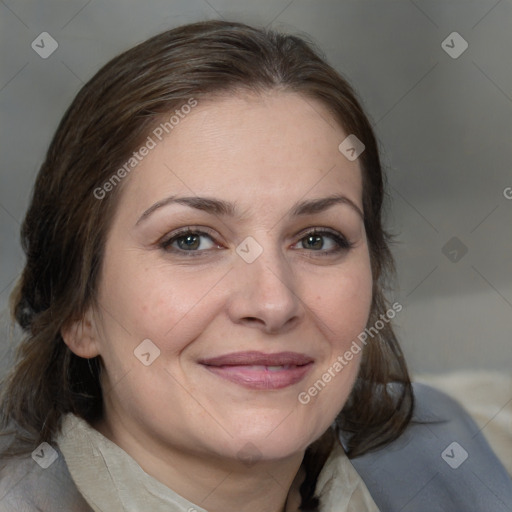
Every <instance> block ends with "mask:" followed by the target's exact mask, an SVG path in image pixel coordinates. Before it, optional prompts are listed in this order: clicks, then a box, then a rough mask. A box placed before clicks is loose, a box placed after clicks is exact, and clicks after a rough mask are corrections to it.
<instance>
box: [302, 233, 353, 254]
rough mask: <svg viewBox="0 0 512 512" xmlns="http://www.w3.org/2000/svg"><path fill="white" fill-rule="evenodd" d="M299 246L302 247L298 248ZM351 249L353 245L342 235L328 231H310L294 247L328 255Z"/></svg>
mask: <svg viewBox="0 0 512 512" xmlns="http://www.w3.org/2000/svg"><path fill="white" fill-rule="evenodd" d="M298 245H300V247H297V246H298ZM351 247H352V244H351V243H350V242H349V241H348V240H347V239H346V238H345V237H344V236H343V235H342V234H341V233H338V232H336V231H331V230H327V229H314V230H312V231H309V232H308V233H306V234H305V235H304V236H302V238H301V239H300V240H299V241H298V242H297V244H295V246H294V248H298V249H306V250H310V251H313V252H322V253H327V254H329V253H330V254H332V253H337V252H341V251H344V250H347V249H350V248H351Z"/></svg>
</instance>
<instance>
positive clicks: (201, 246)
mask: <svg viewBox="0 0 512 512" xmlns="http://www.w3.org/2000/svg"><path fill="white" fill-rule="evenodd" d="M160 246H161V247H162V249H164V250H166V251H169V252H181V253H184V252H189V253H193V252H204V251H208V250H210V249H214V248H216V247H217V248H220V246H219V244H217V243H216V242H215V240H214V239H213V237H212V236H211V235H209V234H208V233H206V232H204V231H200V230H193V229H191V228H186V229H183V230H180V231H178V232H174V233H171V235H170V236H169V237H168V238H166V239H165V240H163V241H162V242H161V243H160Z"/></svg>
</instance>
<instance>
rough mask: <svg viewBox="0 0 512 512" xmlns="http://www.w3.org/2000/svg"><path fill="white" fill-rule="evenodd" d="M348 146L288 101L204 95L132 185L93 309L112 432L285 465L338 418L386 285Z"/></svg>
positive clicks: (308, 108) (318, 110)
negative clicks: (374, 268)
mask: <svg viewBox="0 0 512 512" xmlns="http://www.w3.org/2000/svg"><path fill="white" fill-rule="evenodd" d="M347 135H349V134H348V133H344V131H343V130H342V129H341V128H340V127H339V126H337V124H336V123H335V122H334V121H333V120H332V118H331V117H330V116H329V114H328V113H327V111H326V110H325V108H324V107H323V106H322V105H321V104H320V103H317V102H315V101H312V100H310V99H305V98H303V97H301V96H300V95H298V94H294V93H283V92H279V93H277V92H274V93H269V94H267V95H263V96H260V95H240V96H233V97H229V98H221V99H215V100H211V101H202V102H199V103H198V105H197V106H196V107H195V108H193V109H192V111H191V112H190V113H189V114H188V115H187V116H185V117H184V118H183V119H181V120H180V121H179V124H177V125H175V126H174V128H173V129H172V131H171V132H170V134H169V135H168V136H167V137H165V138H164V139H163V140H162V141H158V139H157V138H156V137H153V138H154V140H155V141H156V142H157V144H156V147H154V148H153V149H150V150H149V152H148V155H147V156H145V157H144V158H143V159H142V161H141V162H140V163H139V164H138V165H137V167H136V168H134V169H133V170H132V171H131V173H130V175H129V176H128V177H127V178H125V180H126V183H124V184H123V190H122V193H121V196H120V202H119V205H118V209H117V211H116V215H115V217H114V219H113V223H112V226H111V229H110V231H109V234H108V238H107V242H106V250H105V253H104V261H103V267H102V275H101V279H100V284H99V293H98V305H97V306H96V308H95V310H94V312H93V318H94V322H93V324H94V326H95V329H96V331H95V332H96V334H95V335H94V336H93V338H94V344H93V345H94V347H95V350H96V351H97V353H99V354H100V355H101V358H102V360H103V362H104V367H105V373H104V375H103V382H102V385H103V388H104V395H105V411H106V416H105V422H106V425H107V426H108V425H109V423H110V430H111V431H113V432H115V433H117V435H118V436H122V437H123V438H124V439H125V442H126V440H127V439H131V440H132V441H133V442H134V443H138V444H139V445H143V446H145V449H148V450H150V451H153V452H154V453H159V452H160V451H161V450H170V451H173V450H174V451H178V450H179V451H180V453H193V454H195V455H200V456H209V457H221V458H243V457H246V456H247V457H251V456H252V457H258V458H260V457H261V458H263V459H277V458H284V457H287V456H290V455H291V454H296V453H298V452H300V451H302V450H304V449H305V448H306V447H307V446H308V445H309V444H310V443H312V442H313V441H314V440H315V439H317V438H318V437H319V436H320V435H321V434H322V433H323V432H324V431H325V430H326V429H327V428H328V426H329V425H330V424H331V423H332V421H333V419H334V418H335V416H336V415H337V414H338V412H339V411H340V410H341V408H342V407H343V405H344V403H345V401H346V399H347V397H348V395H349V393H350V391H351V388H352V386H353V383H354V380H355V378H356V375H357V372H358V368H359V364H360V356H361V354H360V353H359V354H356V355H354V356H353V358H352V359H351V360H350V361H346V364H344V365H342V366H343V368H342V370H341V371H340V370H338V371H336V370H333V368H339V366H336V365H335V363H336V361H339V359H338V358H339V357H343V355H344V354H345V353H346V352H347V351H348V350H349V349H350V347H351V345H352V343H353V341H354V340H355V339H356V338H357V335H358V334H359V333H360V332H361V331H363V330H364V328H365V326H366V322H367V319H368V315H369V310H370V304H371V289H372V275H371V269H370V260H369V252H368V246H367V239H366V234H365V230H364V224H363V218H362V210H363V207H362V178H361V169H360V167H359V164H358V161H357V160H355V161H349V160H348V159H347V158H345V157H344V156H343V155H342V154H341V153H340V152H339V150H338V145H339V144H340V143H341V142H342V141H343V140H344V139H345V138H346V137H347ZM144 340H150V341H144ZM141 343H142V345H141ZM329 369H330V371H329ZM326 372H328V373H330V374H331V378H330V379H328V378H326V377H324V378H323V380H322V376H324V374H326ZM319 380H321V381H322V382H321V383H320V384H319V383H318V381H319ZM326 380H327V381H328V382H325V381H326ZM315 382H316V383H317V384H316V388H315V389H316V390H317V391H316V393H315V392H314V391H313V392H312V393H309V392H308V390H309V389H310V388H312V387H314V385H315ZM306 395H307V396H308V397H309V399H305V397H306ZM300 396H302V400H300V399H299V397H300ZM305 402H307V403H305ZM128 442H130V441H128Z"/></svg>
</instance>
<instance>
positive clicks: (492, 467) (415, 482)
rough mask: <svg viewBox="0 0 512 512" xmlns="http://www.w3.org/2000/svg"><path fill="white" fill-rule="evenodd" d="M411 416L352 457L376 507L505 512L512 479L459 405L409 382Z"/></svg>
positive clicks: (510, 497)
mask: <svg viewBox="0 0 512 512" xmlns="http://www.w3.org/2000/svg"><path fill="white" fill-rule="evenodd" d="M413 388H414V397H415V407H414V414H413V419H412V421H411V423H410V424H409V426H408V427H407V429H406V431H405V432H404V433H403V434H402V435H401V436H400V437H399V438H398V439H397V440H395V441H394V442H392V443H390V444H388V445H386V446H384V447H383V448H381V449H378V450H375V451H373V452H370V453H367V454H365V455H363V456H361V457H357V458H355V459H352V461H351V462H352V464H353V466H354V467H355V469H356V470H357V472H358V473H359V475H360V476H361V477H362V478H363V480H364V482H365V484H366V486H367V487H368V489H369V490H370V493H371V494H372V496H373V498H374V500H375V502H376V503H377V505H378V506H379V508H380V509H381V511H382V512H385V511H392V510H401V511H403V512H407V511H411V512H412V511H414V512H427V511H428V512H430V511H432V510H444V511H454V512H459V511H460V510H464V511H465V512H472V511H474V512H480V511H482V510H493V512H501V511H503V512H505V511H508V512H510V510H511V505H510V504H511V503H512V481H511V479H510V477H509V476H508V474H507V472H506V470H505V469H504V468H503V466H502V464H501V463H500V461H499V460H498V458H497V457H496V455H495V454H494V453H493V451H492V450H491V448H490V447H489V445H488V443H487V441H486V440H485V438H484V436H483V434H482V432H481V431H480V430H479V428H478V427H477V425H476V424H475V422H474V421H473V420H472V419H471V417H470V416H469V415H468V414H467V413H466V412H465V410H464V409H463V408H462V407H461V406H460V405H459V404H458V403H457V402H456V401H455V400H453V399H452V398H450V397H448V396H447V395H445V394H444V393H442V392H440V391H438V390H436V389H434V388H431V387H429V386H426V385H424V384H414V385H413Z"/></svg>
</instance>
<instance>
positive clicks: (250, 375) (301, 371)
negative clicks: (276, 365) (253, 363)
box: [204, 363, 313, 390]
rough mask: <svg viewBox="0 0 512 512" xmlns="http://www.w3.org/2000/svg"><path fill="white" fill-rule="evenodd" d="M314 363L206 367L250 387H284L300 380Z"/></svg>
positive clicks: (225, 377)
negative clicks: (281, 366)
mask: <svg viewBox="0 0 512 512" xmlns="http://www.w3.org/2000/svg"><path fill="white" fill-rule="evenodd" d="M312 366H313V364H312V363H308V364H305V365H303V366H292V367H290V368H283V369H282V370H267V369H260V368H251V367H250V366H208V365H204V367H205V368H206V369H207V370H209V371H210V372H212V373H214V374H215V375H218V376H219V377H222V378H223V379H226V380H229V381H231V382H234V383H235V384H240V385H242V386H244V387H246V388H250V389H267V390H268V389H282V388H286V387H288V386H293V384H297V382H300V381H301V380H302V379H303V378H304V377H305V376H306V374H307V373H308V372H309V370H310V369H311V367H312Z"/></svg>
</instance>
